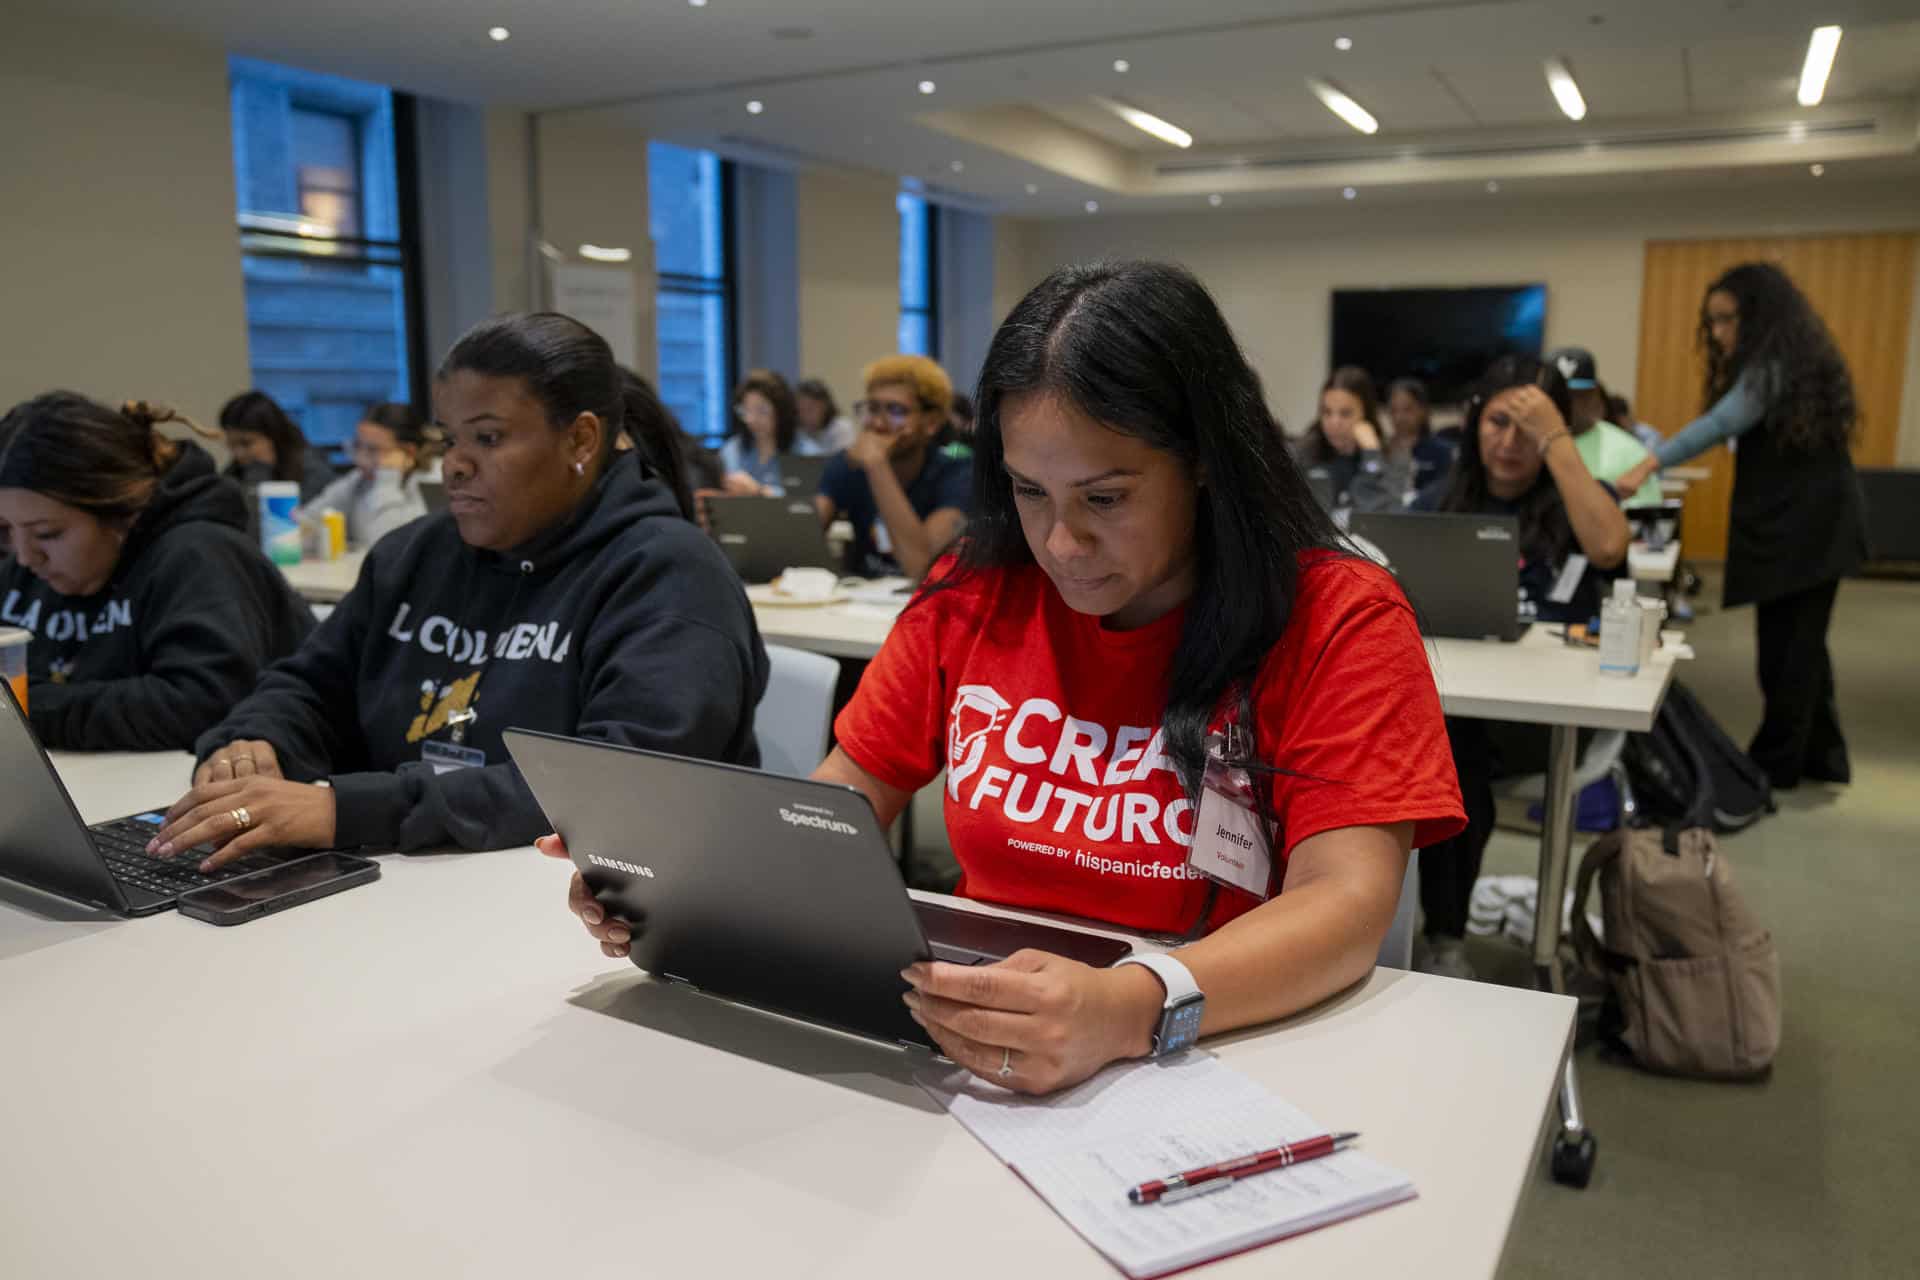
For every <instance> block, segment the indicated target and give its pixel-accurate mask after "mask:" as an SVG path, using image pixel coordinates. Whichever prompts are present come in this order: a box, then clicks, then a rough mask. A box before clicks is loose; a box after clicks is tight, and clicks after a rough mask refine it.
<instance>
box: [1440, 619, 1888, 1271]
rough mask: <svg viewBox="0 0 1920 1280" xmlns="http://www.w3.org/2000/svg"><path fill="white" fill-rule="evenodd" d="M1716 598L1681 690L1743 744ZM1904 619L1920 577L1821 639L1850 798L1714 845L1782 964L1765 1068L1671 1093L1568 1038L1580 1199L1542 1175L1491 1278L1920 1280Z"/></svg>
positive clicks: (1497, 850) (1512, 952)
mask: <svg viewBox="0 0 1920 1280" xmlns="http://www.w3.org/2000/svg"><path fill="white" fill-rule="evenodd" d="M1718 596H1719V589H1718V584H1717V583H1709V584H1708V588H1707V590H1705V591H1703V592H1702V593H1701V595H1700V596H1699V597H1698V600H1699V601H1700V602H1702V603H1701V605H1700V612H1701V615H1702V616H1701V617H1700V618H1699V619H1698V620H1697V621H1696V622H1695V623H1694V624H1693V626H1692V627H1691V629H1690V630H1691V634H1692V637H1693V643H1694V646H1695V648H1696V650H1697V652H1698V657H1697V659H1696V660H1695V661H1693V662H1691V663H1688V664H1685V665H1683V666H1682V668H1681V671H1680V675H1679V678H1680V679H1681V680H1683V681H1685V682H1686V683H1687V684H1688V685H1689V686H1690V687H1691V688H1693V690H1694V691H1695V692H1696V693H1697V694H1699V695H1700V697H1701V699H1702V700H1703V701H1704V702H1705V703H1706V704H1707V706H1708V707H1709V708H1710V709H1711V710H1712V711H1713V713H1714V714H1715V716H1716V717H1718V719H1719V720H1720V722H1721V724H1722V725H1723V726H1724V727H1725V728H1726V729H1727V731H1728V733H1729V734H1730V735H1732V737H1733V738H1734V739H1735V740H1736V741H1737V742H1739V743H1741V744H1743V745H1744V744H1745V742H1746V741H1747V738H1748V737H1749V736H1750V735H1751V734H1752V732H1753V729H1754V727H1755V725H1757V724H1758V723H1759V718H1760V698H1759V691H1758V688H1757V686H1756V685H1755V683H1754V676H1753V656H1754V655H1753V612H1752V610H1751V609H1737V610H1733V611H1731V612H1727V613H1721V612H1718V611H1717V610H1715V609H1713V608H1711V607H1710V606H1708V605H1707V604H1706V603H1704V602H1708V601H1714V600H1717V599H1718ZM1916 627H1920V583H1912V582H1886V581H1857V582H1849V583H1847V584H1845V585H1844V586H1842V588H1841V590H1840V597H1839V602H1838V605H1837V607H1836V613H1835V618H1834V624H1833V628H1832V632H1831V635H1830V645H1831V651H1832V654H1833V661H1834V669H1835V673H1836V679H1837V682H1838V686H1839V696H1840V714H1841V724H1842V726H1843V728H1844V730H1845V731H1846V734H1847V737H1848V741H1849V743H1850V745H1851V747H1852V752H1853V772H1854V780H1853V784H1852V785H1851V786H1847V787H1836V786H1826V785H1819V784H1803V785H1802V786H1801V787H1800V788H1799V789H1797V790H1796V791H1793V792H1789V793H1787V794H1785V795H1783V796H1781V797H1780V811H1779V813H1777V814H1776V815H1774V816H1772V817H1770V818H1767V819H1764V820H1763V821H1761V822H1759V823H1757V824H1756V825H1755V826H1753V827H1752V828H1750V829H1748V830H1747V831H1744V832H1741V833H1739V834H1737V835H1733V836H1727V837H1722V838H1721V848H1722V850H1723V851H1724V853H1725V854H1726V855H1727V856H1729V857H1731V858H1732V859H1733V860H1734V865H1735V869H1736V871H1737V873H1738V878H1739V882H1740V884H1741V886H1742V888H1743V889H1744V891H1745V892H1746V894H1747V896H1748V899H1749V901H1750V902H1751V903H1752V905H1753V906H1754V908H1755V910H1756V911H1758V913H1759V914H1760V916H1761V918H1762V919H1763V920H1764V921H1765V922H1766V923H1767V925H1768V927H1769V928H1771V929H1772V931H1773V933H1774V937H1775V939H1776V941H1777V944H1778V946H1779V950H1780V961H1781V970H1782V988H1783V1006H1784V1032H1783V1036H1782V1043H1781V1048H1780V1053H1779V1057H1778V1058H1777V1059H1776V1061H1775V1065H1774V1069H1773V1072H1772V1074H1771V1076H1770V1077H1768V1078H1767V1079H1765V1080H1764V1081H1761V1082H1758V1083H1753V1084H1716V1083H1704V1082H1698V1081H1688V1080H1673V1079H1666V1078H1662V1077H1658V1076H1654V1075H1649V1074H1647V1073H1645V1072H1642V1071H1639V1070H1637V1069H1636V1068H1634V1067H1632V1066H1630V1065H1624V1064H1622V1063H1619V1062H1616V1061H1612V1060H1609V1059H1607V1058H1605V1057H1603V1056H1602V1055H1601V1053H1600V1052H1599V1050H1598V1049H1597V1048H1596V1047H1595V1046H1593V1045H1590V1044H1583V1045H1582V1047H1581V1048H1580V1050H1579V1052H1578V1057H1577V1062H1578V1066H1579V1070H1580V1073H1581V1084H1582V1090H1583V1100H1584V1102H1585V1105H1586V1108H1587V1111H1588V1123H1589V1125H1590V1126H1591V1128H1592V1131H1593V1132H1594V1133H1595V1134H1596V1135H1597V1137H1598V1139H1599V1144H1600V1145H1599V1160H1598V1163H1597V1164H1596V1166H1595V1173H1594V1178H1593V1182H1592V1185H1590V1186H1589V1187H1588V1188H1587V1189H1585V1190H1584V1191H1576V1190H1571V1189H1569V1188H1565V1187H1560V1186H1557V1185H1555V1184H1554V1183H1553V1182H1552V1181H1551V1179H1550V1178H1549V1177H1548V1176H1547V1172H1546V1167H1545V1161H1544V1159H1543V1160H1542V1161H1541V1166H1540V1169H1539V1171H1538V1175H1537V1177H1536V1178H1535V1181H1534V1184H1533V1185H1532V1187H1531V1188H1530V1189H1529V1191H1528V1193H1527V1195H1526V1196H1525V1198H1524V1199H1523V1201H1522V1203H1521V1206H1520V1211H1519V1214H1518V1217H1517V1218H1516V1221H1515V1226H1514V1231H1513V1234H1512V1236H1511V1238H1510V1239H1509V1241H1508V1246H1507V1253H1506V1259H1505V1262H1504V1265H1503V1268H1502V1270H1501V1273H1500V1274H1501V1275H1502V1276H1503V1277H1506V1278H1508V1280H1520V1278H1522V1277H1526V1278H1531V1277H1536V1276H1541V1277H1545V1276H1551V1277H1581V1276H1593V1277H1606V1278H1607V1280H1617V1278H1618V1277H1621V1276H1633V1277H1640V1278H1643V1280H1658V1278H1660V1277H1668V1276H1673V1277H1689V1278H1692V1277H1703V1276H1741V1277H1770V1276H1782V1277H1786V1276H1791V1277H1813V1276H1819V1277H1826V1276H1914V1275H1920V960H1916V957H1915V950H1914V948H1915V944H1916V939H1917V938H1920V928H1917V927H1916V926H1920V661H1917V660H1916V659H1917V658H1920V634H1916ZM1585 843H1586V838H1584V837H1583V838H1582V839H1581V840H1580V841H1579V842H1578V843H1577V844H1576V846H1575V847H1576V858H1577V856H1578V851H1579V850H1580V849H1582V848H1584V847H1585ZM1536 848H1537V846H1536V845H1535V843H1534V842H1533V839H1532V838H1531V837H1530V836H1528V835H1525V834H1521V833H1518V832H1512V831H1505V830H1503V831H1499V832H1496V833H1495V836H1494V839H1493V843H1492V845H1491V846H1490V847H1489V849H1488V851H1487V860H1486V866H1485V870H1486V871H1487V872H1489V873H1502V874H1505V873H1523V874H1532V873H1533V872H1534V870H1535V856H1536V852H1535V851H1536ZM1468 945H1469V951H1470V955H1471V957H1472V959H1473V962H1474V964H1475V965H1476V967H1477V968H1478V969H1479V970H1480V971H1481V973H1482V975H1483V976H1484V977H1486V978H1487V979H1489V980H1495V981H1507V982H1512V983H1515V984H1519V983H1523V982H1524V981H1525V974H1526V965H1525V960H1524V957H1523V956H1522V954H1521V953H1520V952H1519V951H1518V950H1517V949H1516V948H1514V947H1512V946H1511V945H1508V944H1503V943H1500V942H1496V941H1491V940H1478V939H1475V940H1470V941H1469V944H1468ZM1462 1030H1463V1032H1464V1033H1467V1034H1471V1029H1470V1028H1463V1029H1462ZM1553 1119H1554V1121H1555V1122H1556V1123H1557V1115H1556V1116H1555V1117H1553Z"/></svg>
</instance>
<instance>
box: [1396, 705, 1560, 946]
mask: <svg viewBox="0 0 1920 1280" xmlns="http://www.w3.org/2000/svg"><path fill="white" fill-rule="evenodd" d="M1548 733H1549V731H1548V729H1547V727H1546V726H1545V725H1540V724H1510V723H1508V722H1506V721H1504V720H1469V719H1466V718H1464V717H1460V716H1448V717H1447V744H1448V745H1449V746H1450V747H1452V748H1453V768H1454V772H1456V773H1457V774H1459V776H1460V800H1461V803H1462V804H1463V805H1464V806H1465V808H1466V811H1467V826H1466V829H1465V830H1464V831H1462V832H1461V833H1460V834H1459V835H1457V836H1455V837H1453V838H1452V839H1451V840H1445V841H1442V842H1441V843H1439V844H1436V845H1429V846H1428V847H1426V848H1424V849H1422V850H1421V851H1420V910H1421V913H1422V914H1423V915H1425V916H1426V932H1427V934H1428V935H1429V936H1430V937H1446V938H1464V937H1466V935H1467V904H1468V902H1469V901H1470V900H1471V899H1472V898H1473V882H1474V881H1476V880H1478V879H1479V878H1480V860H1481V859H1482V858H1483V857H1484V856H1485V855H1486V852H1487V841H1488V840H1490V839H1492V837H1493V783H1494V780H1495V779H1496V778H1511V777H1517V776H1519V775H1521V774H1527V773H1541V772H1544V771H1545V769H1546V767H1547V738H1548Z"/></svg>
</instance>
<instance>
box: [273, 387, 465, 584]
mask: <svg viewBox="0 0 1920 1280" xmlns="http://www.w3.org/2000/svg"><path fill="white" fill-rule="evenodd" d="M425 445H426V421H425V420H424V419H423V418H421V416H420V414H419V413H418V412H416V411H415V409H414V408H413V406H412V405H406V404H376V405H371V406H369V407H368V409H367V412H366V414H365V415H364V416H363V417H362V418H361V419H360V424H359V425H358V426H356V427H355V428H354V429H353V449H352V452H353V470H351V471H349V472H347V474H345V475H343V476H341V477H340V478H339V479H337V480H335V481H334V482H333V483H332V484H330V485H328V486H327V487H326V488H325V489H323V490H321V492H320V496H319V497H317V498H315V499H314V500H313V501H312V502H309V503H307V504H306V506H304V507H302V508H301V511H300V514H301V515H315V514H318V513H320V512H323V511H338V512H340V513H341V514H342V515H344V516H346V518H347V545H348V546H351V547H354V548H356V549H357V548H361V547H370V546H372V545H373V544H374V543H376V542H378V541H380V539H382V538H384V537H386V536H387V535H388V534H390V533H392V532H393V531H394V530H395V529H398V528H399V527H400V526H401V525H403V524H407V523H408V522H410V521H413V520H418V519H419V518H420V517H421V516H423V515H425V514H427V501H426V499H425V498H423V497H421V496H420V482H421V481H422V480H430V479H433V478H434V475H433V472H432V471H431V470H430V469H429V468H428V467H427V466H426V465H425V463H424V461H423V458H422V450H423V449H424V448H425Z"/></svg>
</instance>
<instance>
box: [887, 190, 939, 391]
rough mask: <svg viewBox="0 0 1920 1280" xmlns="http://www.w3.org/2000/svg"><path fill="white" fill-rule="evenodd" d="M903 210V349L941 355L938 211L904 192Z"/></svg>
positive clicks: (898, 202) (899, 202)
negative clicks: (936, 316) (936, 259)
mask: <svg viewBox="0 0 1920 1280" xmlns="http://www.w3.org/2000/svg"><path fill="white" fill-rule="evenodd" d="M894 204H895V207H897V208H898V209H899V211H900V325H899V331H898V335H897V341H898V344H899V349H900V350H901V351H902V352H903V353H905V354H907V355H915V356H931V357H933V358H934V359H936V360H937V359H939V358H940V351H939V347H940V341H939V334H938V330H937V328H936V326H935V324H934V312H935V299H934V286H933V252H934V234H935V232H934V211H933V207H932V206H931V205H929V204H928V203H927V202H926V200H924V199H923V198H921V197H920V196H917V195H913V194H911V193H910V192H906V191H902V192H900V193H899V195H897V196H895V197H894Z"/></svg>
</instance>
